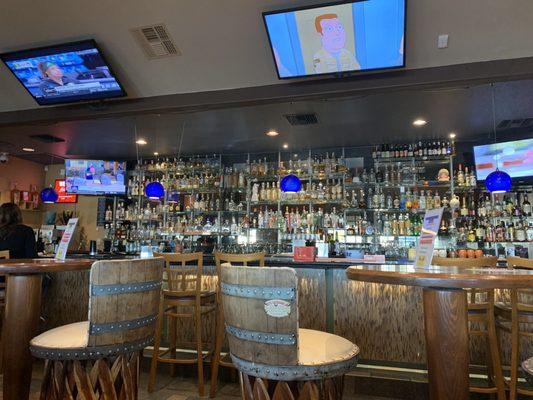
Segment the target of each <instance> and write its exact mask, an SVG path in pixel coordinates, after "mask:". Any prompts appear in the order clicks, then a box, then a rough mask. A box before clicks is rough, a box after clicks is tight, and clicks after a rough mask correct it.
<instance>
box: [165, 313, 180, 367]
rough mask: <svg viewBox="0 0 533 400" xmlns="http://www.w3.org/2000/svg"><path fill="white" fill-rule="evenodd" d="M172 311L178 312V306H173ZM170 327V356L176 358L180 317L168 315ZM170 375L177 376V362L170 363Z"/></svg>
mask: <svg viewBox="0 0 533 400" xmlns="http://www.w3.org/2000/svg"><path fill="white" fill-rule="evenodd" d="M170 311H171V312H175V313H176V314H177V313H178V307H172V309H171V310H170ZM167 321H168V329H169V336H170V338H169V341H170V344H169V348H170V353H169V354H170V358H171V359H176V341H177V325H178V319H177V318H175V317H171V316H168V317H167ZM170 376H176V364H174V363H172V364H170Z"/></svg>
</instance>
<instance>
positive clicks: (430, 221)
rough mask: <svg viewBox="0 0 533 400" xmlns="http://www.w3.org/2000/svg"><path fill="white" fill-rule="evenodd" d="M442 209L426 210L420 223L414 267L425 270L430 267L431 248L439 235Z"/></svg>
mask: <svg viewBox="0 0 533 400" xmlns="http://www.w3.org/2000/svg"><path fill="white" fill-rule="evenodd" d="M443 211H444V208H442V207H441V208H435V209H432V210H427V211H426V214H425V215H424V222H423V223H422V231H421V232H420V238H419V240H418V246H417V248H416V257H415V267H418V268H427V267H429V266H430V265H431V260H432V259H433V248H434V247H435V238H436V237H437V234H438V233H439V227H440V221H441V219H442V212H443Z"/></svg>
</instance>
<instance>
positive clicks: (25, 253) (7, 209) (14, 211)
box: [0, 203, 37, 258]
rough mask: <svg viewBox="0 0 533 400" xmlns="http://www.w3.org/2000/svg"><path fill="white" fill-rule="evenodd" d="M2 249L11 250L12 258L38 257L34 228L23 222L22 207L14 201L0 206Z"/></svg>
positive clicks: (0, 241) (0, 248)
mask: <svg viewBox="0 0 533 400" xmlns="http://www.w3.org/2000/svg"><path fill="white" fill-rule="evenodd" d="M0 250H9V257H10V258H36V257H37V250H36V247H35V234H34V233H33V229H32V228H30V227H29V226H27V225H23V224H22V213H21V212H20V208H19V207H18V206H17V205H16V204H13V203H4V204H2V205H1V206H0Z"/></svg>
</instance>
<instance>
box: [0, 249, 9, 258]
mask: <svg viewBox="0 0 533 400" xmlns="http://www.w3.org/2000/svg"><path fill="white" fill-rule="evenodd" d="M0 259H1V260H9V250H1V251H0Z"/></svg>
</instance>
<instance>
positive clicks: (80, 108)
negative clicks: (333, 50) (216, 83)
mask: <svg viewBox="0 0 533 400" xmlns="http://www.w3.org/2000/svg"><path fill="white" fill-rule="evenodd" d="M530 78H533V57H527V58H516V59H510V60H496V61H484V62H476V63H469V64H457V65H450V66H443V67H432V68H422V69H407V70H402V71H394V72H385V73H379V74H378V73H376V74H367V75H358V76H353V77H348V78H338V79H326V80H324V79H320V80H319V79H311V80H307V81H302V82H293V83H288V84H287V83H284V84H282V83H280V84H276V85H268V86H258V87H248V88H240V89H228V90H218V91H210V92H198V93H185V94H175V95H166V96H155V97H146V98H138V99H126V100H115V101H108V102H106V103H104V104H102V105H101V106H97V107H95V106H91V105H90V104H80V105H69V106H62V107H47V108H42V109H31V110H22V111H12V112H4V113H0V127H5V126H15V125H18V126H20V125H33V124H42V123H55V122H59V121H71V120H83V119H98V118H117V117H124V116H129V115H138V114H165V113H171V112H172V113H187V112H197V111H205V110H210V109H220V108H230V107H243V106H252V105H260V104H271V103H277V102H286V101H302V100H316V99H328V98H332V97H349V96H358V95H369V94H378V93H385V92H393V91H399V90H409V89H414V90H415V89H416V90H422V89H434V88H448V87H458V86H469V85H480V84H484V83H490V82H501V81H513V80H522V79H530Z"/></svg>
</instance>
